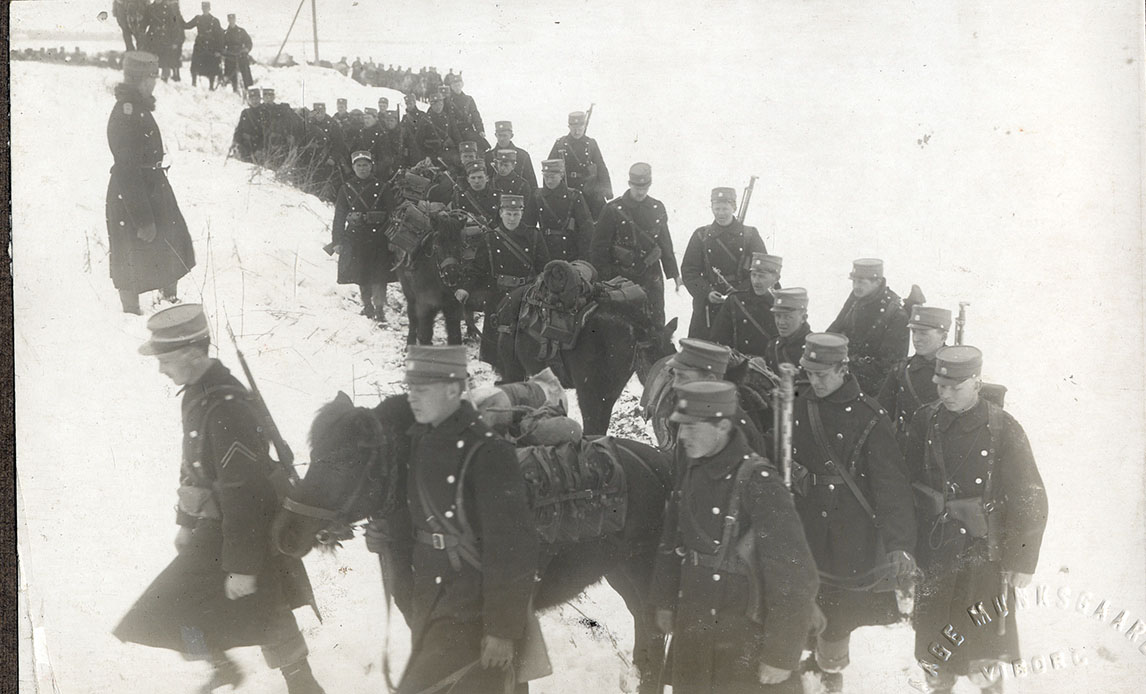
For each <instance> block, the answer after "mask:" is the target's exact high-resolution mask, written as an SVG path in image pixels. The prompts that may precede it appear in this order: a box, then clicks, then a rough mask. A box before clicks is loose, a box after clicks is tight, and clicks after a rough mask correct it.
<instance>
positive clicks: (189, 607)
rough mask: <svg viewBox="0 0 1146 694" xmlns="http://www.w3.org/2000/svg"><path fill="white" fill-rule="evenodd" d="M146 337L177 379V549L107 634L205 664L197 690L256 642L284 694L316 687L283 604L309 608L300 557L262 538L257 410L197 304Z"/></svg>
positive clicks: (273, 503)
mask: <svg viewBox="0 0 1146 694" xmlns="http://www.w3.org/2000/svg"><path fill="white" fill-rule="evenodd" d="M147 328H148V330H150V331H151V338H150V339H149V340H148V341H147V342H145V343H144V344H143V345H142V346H141V347H140V348H139V351H140V353H142V354H146V355H153V356H155V357H156V359H157V360H158V362H159V372H160V373H162V374H163V375H165V376H167V377H168V378H170V379H171V380H172V382H174V383H175V385H177V386H182V388H183V390H182V393H183V401H182V413H183V462H182V465H181V467H180V473H179V502H178V504H177V506H176V513H175V520H176V522H177V523H178V525H179V532H178V534H177V535H176V537H175V547H176V550H177V551H178V552H179V554H178V556H176V557H175V559H174V560H172V562H171V563H170V564H168V566H167V568H165V569H164V570H163V572H162V573H160V574H159V576H158V577H157V578H156V579H155V581H153V582H152V584H151V585H150V586H149V587H148V588H147V590H146V591H145V592H144V594H143V596H142V597H140V599H139V600H138V601H137V602H136V603H135V605H134V606H133V607H132V608H131V610H130V611H129V612H128V613H127V615H126V616H124V618H123V620H122V621H121V622H120V624H119V625H118V626H117V627H116V629H115V635H116V636H117V637H118V638H119V639H120V640H122V641H127V642H132V643H140V644H143V645H146V646H152V647H155V648H167V649H171V650H176V651H179V652H180V653H182V654H183V655H184V657H186V658H188V659H191V660H197V659H206V660H208V661H209V662H210V663H211V665H212V668H213V669H212V675H211V680H210V682H209V683H208V684H207V686H206V687H205V688H204V691H210V690H212V689H214V688H215V687H222V686H226V685H231V686H233V687H236V688H237V687H238V686H239V684H240V683H241V682H242V681H243V673H242V672H241V671H240V670H239V668H238V666H237V665H236V664H235V662H234V661H232V660H231V659H230V658H228V657H227V655H226V651H227V650H229V649H231V648H238V647H242V646H254V645H258V646H261V647H262V651H263V657H264V659H265V660H266V662H267V665H268V666H269V667H272V668H278V669H279V670H280V671H281V673H282V675H283V678H284V679H285V680H286V684H287V691H288V692H289V693H290V694H322V691H323V690H322V687H320V686H319V685H318V682H316V681H315V679H314V676H313V675H312V674H311V671H310V665H309V664H308V662H307V652H308V651H307V645H306V640H305V639H304V638H303V636H302V633H301V632H300V631H299V629H298V624H297V623H296V622H295V618H294V615H293V614H292V613H291V610H292V609H293V608H295V607H302V606H304V605H311V607H313V608H314V609H315V614H316V615H317V613H318V611H317V607H314V594H313V592H312V591H311V586H310V581H309V580H308V579H307V575H306V569H305V568H304V567H303V565H302V562H301V561H300V560H299V559H296V558H293V557H288V556H286V555H283V554H278V553H277V552H275V551H274V549H272V546H271V540H270V530H271V522H272V521H273V520H274V517H275V513H276V511H277V510H278V507H279V498H278V493H277V492H276V488H275V483H274V482H272V476H273V475H274V474H278V475H280V476H282V477H283V481H284V482H285V480H286V478H285V475H286V473H285V471H283V470H277V471H276V470H275V466H276V464H275V463H274V462H272V461H271V459H270V454H269V443H268V441H267V439H266V437H265V436H264V433H263V431H264V427H263V421H262V416H261V414H260V413H259V412H258V411H257V410H256V405H255V404H254V403H253V401H252V400H251V396H250V393H248V392H247V390H246V388H244V387H243V385H242V384H241V383H240V382H239V381H238V380H237V379H236V378H235V377H234V376H232V375H231V372H230V371H228V370H227V368H226V367H225V366H223V364H222V363H221V362H219V361H218V360H217V359H211V358H209V357H208V356H207V354H208V348H209V347H210V342H211V337H210V333H209V330H208V323H207V316H206V315H205V314H204V312H203V307H202V306H200V305H198V304H181V305H178V306H172V307H170V308H167V309H164V310H163V311H160V312H158V313H156V314H155V315H154V316H152V317H151V318H150V319H149V320H148V322H147Z"/></svg>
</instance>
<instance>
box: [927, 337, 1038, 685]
mask: <svg viewBox="0 0 1146 694" xmlns="http://www.w3.org/2000/svg"><path fill="white" fill-rule="evenodd" d="M982 366H983V354H982V352H980V351H979V350H978V349H977V348H975V347H971V346H969V345H958V346H954V347H943V348H942V349H940V350H939V351H938V352H936V354H935V361H934V377H933V378H934V380H935V383H936V385H937V391H938V394H939V400H938V402H934V403H931V404H928V405H925V406H924V407H922V408H921V409H919V410H917V411H916V413H915V416H914V418H913V419H912V421H911V425H910V428H909V430H908V435H907V467H908V470H909V471H910V474H911V478H912V480H913V486H914V487H915V489H916V500H917V503H916V506H917V508H918V510H919V514H920V516H919V518H920V522H919V540H918V545H917V547H918V556H919V560H920V566H921V567H922V569H923V575H924V582H923V583H922V584H921V585H920V587H919V594H918V598H917V602H916V607H915V620H914V622H915V623H914V626H915V656H916V658H917V660H918V662H919V663H920V664H921V665H922V666H923V668H924V672H925V674H926V676H927V683H928V685H930V689H929V691H933V692H940V693H942V692H950V691H951V688H952V686H953V685H954V684H955V681H956V679H957V678H958V677H960V676H967V677H968V679H970V680H971V683H972V684H974V685H975V686H977V687H980V688H981V689H982V690H983V691H984V692H1000V691H1002V682H1001V678H999V679H995V680H994V681H992V680H991V678H990V677H988V676H986V673H992V674H995V675H1001V673H1000V672H998V670H996V669H994V668H993V666H995V665H996V664H997V662H998V661H1000V660H1001V661H1004V662H1010V661H1012V660H1014V659H1016V658H1018V657H1019V642H1018V630H1017V625H1016V621H1015V613H1014V605H1015V595H1014V589H1015V588H1026V587H1027V586H1028V585H1029V584H1030V582H1031V576H1032V574H1033V573H1034V571H1035V568H1036V567H1037V565H1038V560H1039V551H1040V549H1041V547H1042V538H1043V531H1044V530H1045V529H1046V522H1047V495H1046V488H1045V487H1044V485H1043V481H1042V477H1041V476H1040V475H1039V470H1038V467H1037V466H1036V465H1035V459H1034V455H1033V454H1032V453H1031V445H1030V442H1029V441H1028V440H1027V436H1026V433H1025V432H1024V431H1023V427H1022V426H1021V425H1020V424H1019V423H1018V422H1017V421H1015V418H1014V417H1012V416H1011V415H1010V414H1009V413H1007V412H1006V411H1005V410H1003V408H1002V407H999V406H997V405H995V404H994V403H992V402H988V401H987V400H986V399H985V398H983V397H981V396H980V389H981V387H982V381H981V380H980V375H981V373H982ZM1000 607H1002V609H1001V610H1000ZM948 625H950V626H948ZM944 630H950V631H952V632H954V633H955V634H958V635H962V636H964V637H965V638H964V639H963V641H962V643H961V644H959V645H957V646H956V645H954V644H952V643H951V641H949V640H948V639H947V638H945V637H944V636H943V634H944ZM992 671H993V672H992Z"/></svg>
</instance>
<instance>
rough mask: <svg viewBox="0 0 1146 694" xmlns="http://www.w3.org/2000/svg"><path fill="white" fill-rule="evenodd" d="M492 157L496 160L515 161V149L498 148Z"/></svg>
mask: <svg viewBox="0 0 1146 694" xmlns="http://www.w3.org/2000/svg"><path fill="white" fill-rule="evenodd" d="M494 158H495V159H496V160H497V161H498V162H513V163H515V164H516V163H517V150H516V149H499V150H497V154H495V155H494Z"/></svg>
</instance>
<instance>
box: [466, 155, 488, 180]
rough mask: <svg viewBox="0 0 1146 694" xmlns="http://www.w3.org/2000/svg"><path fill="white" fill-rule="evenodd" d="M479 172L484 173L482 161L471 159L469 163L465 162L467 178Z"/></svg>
mask: <svg viewBox="0 0 1146 694" xmlns="http://www.w3.org/2000/svg"><path fill="white" fill-rule="evenodd" d="M479 171H483V172H484V171H485V162H484V161H482V160H480V159H477V158H474V159H471V160H470V161H467V162H466V175H467V176H469V175H470V174H472V173H477V172H479Z"/></svg>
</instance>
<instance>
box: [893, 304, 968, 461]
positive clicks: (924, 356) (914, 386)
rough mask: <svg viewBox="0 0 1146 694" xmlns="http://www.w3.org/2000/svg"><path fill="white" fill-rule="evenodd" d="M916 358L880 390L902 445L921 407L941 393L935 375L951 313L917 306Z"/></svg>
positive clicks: (904, 362) (897, 367) (899, 365)
mask: <svg viewBox="0 0 1146 694" xmlns="http://www.w3.org/2000/svg"><path fill="white" fill-rule="evenodd" d="M907 327H908V329H910V330H911V342H912V344H913V345H915V354H913V355H912V356H911V358H910V359H904V360H902V361H900V362H898V363H896V365H895V368H893V369H892V370H891V373H889V374H888V375H887V379H885V380H884V382H883V387H882V388H880V390H879V397H878V400H879V404H880V405H881V406H882V407H883V409H885V410H887V411H888V412H889V413H891V415H892V423H894V424H895V433H896V436H897V437H898V438H899V441H900V443H902V442H903V440H904V438H905V437H906V436H907V427H908V425H910V424H911V418H912V417H913V416H914V415H915V411H916V410H918V409H919V408H920V407H923V406H924V405H927V404H929V403H933V402H935V400H936V399H937V398H938V397H939V392H938V391H937V390H936V388H935V383H934V381H932V376H934V375H935V352H937V351H938V350H939V349H940V348H941V347H943V346H944V345H945V343H946V342H947V331H948V330H949V329H950V328H951V312H950V311H948V310H947V309H945V308H936V307H934V306H915V307H913V308H912V309H911V318H910V319H909V320H908V321H907Z"/></svg>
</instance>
